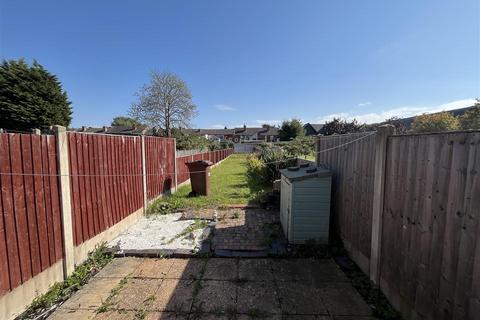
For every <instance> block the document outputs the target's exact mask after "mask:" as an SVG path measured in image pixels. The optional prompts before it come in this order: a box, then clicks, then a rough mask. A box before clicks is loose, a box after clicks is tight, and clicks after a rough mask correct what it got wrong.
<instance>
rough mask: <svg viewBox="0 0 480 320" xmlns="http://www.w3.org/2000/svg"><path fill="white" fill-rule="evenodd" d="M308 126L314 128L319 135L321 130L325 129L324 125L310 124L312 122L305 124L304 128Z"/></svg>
mask: <svg viewBox="0 0 480 320" xmlns="http://www.w3.org/2000/svg"><path fill="white" fill-rule="evenodd" d="M308 125H310V126H311V127H312V128H313V130H315V132H317V133H318V132H319V131H320V129H322V127H323V124H321V123H310V122H308V123H305V125H304V127H306V126H308Z"/></svg>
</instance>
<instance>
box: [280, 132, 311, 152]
mask: <svg viewBox="0 0 480 320" xmlns="http://www.w3.org/2000/svg"><path fill="white" fill-rule="evenodd" d="M313 145H314V140H313V137H297V138H295V139H293V140H292V141H290V142H285V144H284V145H283V146H282V148H283V150H284V151H285V152H286V153H287V154H288V155H289V156H290V157H300V156H308V155H311V154H313V151H314V150H313Z"/></svg>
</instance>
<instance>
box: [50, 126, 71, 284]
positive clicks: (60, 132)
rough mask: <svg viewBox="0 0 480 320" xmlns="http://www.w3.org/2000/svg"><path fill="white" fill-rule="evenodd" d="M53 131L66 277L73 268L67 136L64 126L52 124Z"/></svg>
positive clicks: (64, 273) (64, 272)
mask: <svg viewBox="0 0 480 320" xmlns="http://www.w3.org/2000/svg"><path fill="white" fill-rule="evenodd" d="M53 131H54V133H55V136H56V141H57V163H58V174H59V176H58V183H59V193H60V209H61V212H62V233H63V276H64V278H67V277H68V276H69V275H70V274H72V273H73V270H74V269H75V256H74V243H73V223H72V206H71V199H70V196H71V193H70V166H69V156H68V138H67V130H66V128H65V127H62V126H53Z"/></svg>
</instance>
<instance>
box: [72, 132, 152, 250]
mask: <svg viewBox="0 0 480 320" xmlns="http://www.w3.org/2000/svg"><path fill="white" fill-rule="evenodd" d="M68 140H69V160H70V174H71V179H70V183H71V190H72V195H71V196H72V214H73V216H72V221H73V229H74V241H75V245H79V244H81V243H83V242H85V241H86V240H88V239H90V238H92V237H94V236H96V235H97V234H99V233H101V232H103V231H105V230H106V229H108V228H109V227H111V226H112V225H114V224H116V223H118V222H120V221H121V220H122V219H124V218H125V217H127V216H128V215H130V214H131V213H133V212H135V211H137V210H138V209H140V208H141V207H142V205H143V200H142V198H141V195H142V189H141V188H139V186H141V181H142V176H141V175H142V168H141V159H139V155H140V154H141V153H140V152H141V141H140V137H126V136H109V135H99V134H85V133H75V132H69V133H68Z"/></svg>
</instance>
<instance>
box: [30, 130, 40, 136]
mask: <svg viewBox="0 0 480 320" xmlns="http://www.w3.org/2000/svg"><path fill="white" fill-rule="evenodd" d="M32 133H33V134H35V135H37V136H39V135H41V134H42V131H40V129H32Z"/></svg>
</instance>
